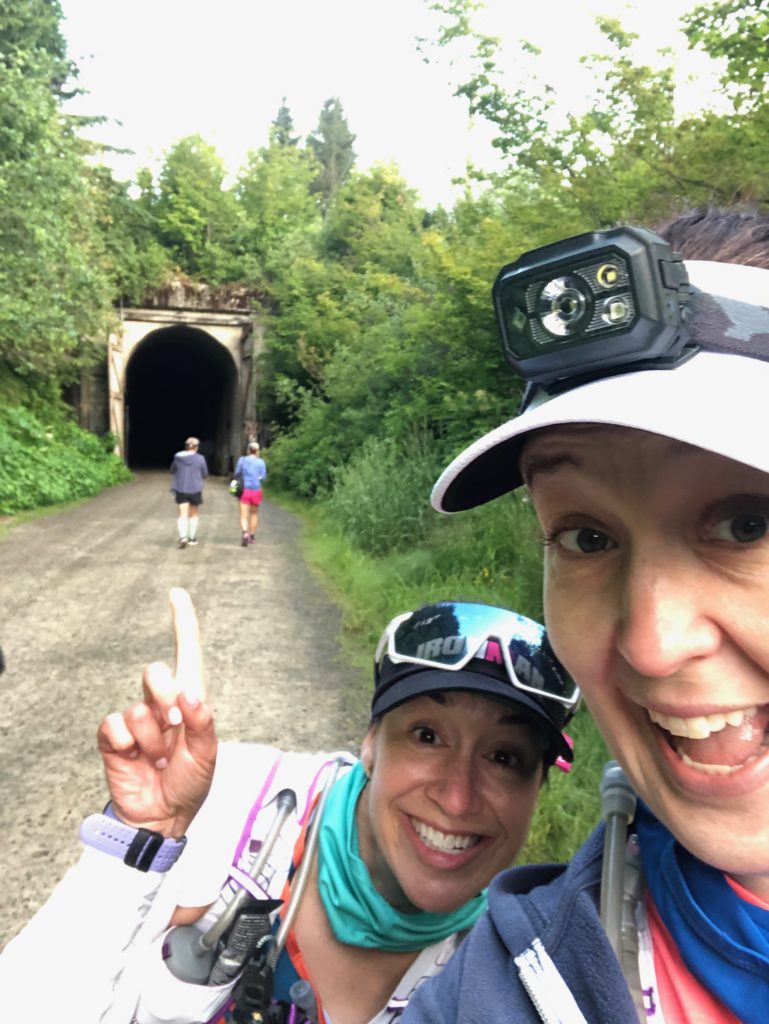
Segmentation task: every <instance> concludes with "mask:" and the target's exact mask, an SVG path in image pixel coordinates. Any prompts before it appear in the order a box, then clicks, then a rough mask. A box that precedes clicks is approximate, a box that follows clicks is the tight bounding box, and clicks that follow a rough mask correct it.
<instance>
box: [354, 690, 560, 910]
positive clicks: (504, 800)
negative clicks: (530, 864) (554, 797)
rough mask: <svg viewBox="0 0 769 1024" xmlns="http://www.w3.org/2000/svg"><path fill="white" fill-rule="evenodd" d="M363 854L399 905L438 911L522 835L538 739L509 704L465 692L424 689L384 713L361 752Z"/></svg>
mask: <svg viewBox="0 0 769 1024" xmlns="http://www.w3.org/2000/svg"><path fill="white" fill-rule="evenodd" d="M361 759H362V761H363V766H364V768H366V770H367V772H369V773H370V775H371V781H370V783H369V784H368V785H367V786H366V787H365V789H364V790H363V793H362V794H361V798H360V800H359V801H358V809H357V823H358V834H359V840H360V851H361V856H362V857H363V860H364V861H365V863H366V865H367V867H368V869H369V872H370V873H371V878H372V881H373V882H374V885H375V886H376V888H377V890H378V891H379V892H380V894H381V895H382V896H384V897H385V899H387V900H388V901H389V902H390V903H391V904H392V905H393V906H394V907H396V908H397V909H399V910H405V911H409V910H413V909H414V908H415V907H416V908H418V909H420V910H427V911H430V912H432V913H445V912H448V911H451V910H454V909H456V908H457V907H459V906H461V905H462V904H463V903H466V902H467V900H469V899H472V898H473V897H474V896H477V894H478V893H479V892H480V891H481V890H482V889H484V888H485V887H486V886H487V885H488V884H489V882H490V881H491V879H492V878H493V876H494V875H495V874H497V873H498V872H499V871H501V870H502V869H503V868H505V867H508V866H509V864H510V863H511V861H512V860H513V858H514V857H515V855H516V854H517V853H518V851H519V849H520V848H521V845H522V844H523V842H524V840H525V839H526V836H527V834H528V830H529V826H530V824H531V817H532V814H533V813H534V808H535V806H536V802H537V795H538V793H539V789H540V786H541V784H542V779H543V772H544V769H543V753H542V743H541V741H540V739H539V737H538V735H537V732H536V730H534V729H533V728H532V727H531V726H529V725H527V724H525V723H523V722H521V721H520V720H518V719H516V718H515V715H514V707H513V706H512V705H505V704H502V703H499V702H497V701H493V700H488V699H487V698H485V697H480V696H477V695H475V694H471V693H464V692H457V691H453V692H447V693H443V694H438V695H436V697H435V698H433V697H428V696H422V697H417V698H415V699H414V700H410V701H408V702H407V703H406V704H402V705H400V707H397V708H395V709H394V710H392V711H389V712H388V713H387V714H385V715H384V717H383V718H382V719H381V720H380V721H379V722H378V723H377V724H376V725H375V726H373V727H372V729H370V730H369V732H368V733H367V735H366V738H365V739H364V741H363V748H362V752H361Z"/></svg>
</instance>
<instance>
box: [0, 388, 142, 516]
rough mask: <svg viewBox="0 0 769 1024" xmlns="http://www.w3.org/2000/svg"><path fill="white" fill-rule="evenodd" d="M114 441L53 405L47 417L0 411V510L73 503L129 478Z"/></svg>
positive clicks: (15, 409) (16, 410)
mask: <svg viewBox="0 0 769 1024" xmlns="http://www.w3.org/2000/svg"><path fill="white" fill-rule="evenodd" d="M113 445H114V440H113V439H112V438H111V437H109V436H107V437H104V438H98V437H96V436H95V435H94V434H89V433H88V432H87V431H84V430H81V429H80V428H79V427H77V426H76V425H75V423H73V422H72V420H71V418H70V417H69V416H68V415H66V414H65V413H64V412H63V411H62V410H61V409H60V408H57V407H56V406H55V405H52V406H51V408H50V409H49V418H48V419H47V420H43V419H41V417H40V415H38V414H36V413H35V412H33V411H31V410H30V409H29V408H26V407H24V406H19V405H16V406H4V407H3V408H2V409H0V514H2V515H9V514H12V513H14V512H20V511H22V510H23V509H30V508H38V507H40V506H44V505H53V504H57V503H59V502H66V501H72V500H74V499H76V498H85V497H88V496H90V495H92V494H96V493H98V492H99V491H101V490H102V489H103V488H104V487H109V486H111V485H113V484H118V483H123V482H124V481H126V480H129V479H130V477H131V474H130V472H129V471H128V469H126V467H125V465H124V464H123V463H122V461H121V460H120V459H119V458H118V457H117V456H116V455H114V454H113V453H112V448H113Z"/></svg>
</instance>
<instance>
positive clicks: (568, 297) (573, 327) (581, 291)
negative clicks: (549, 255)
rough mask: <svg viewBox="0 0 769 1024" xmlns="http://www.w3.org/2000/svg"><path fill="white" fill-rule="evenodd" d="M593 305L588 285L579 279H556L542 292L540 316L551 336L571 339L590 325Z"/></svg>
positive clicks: (539, 301)
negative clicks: (588, 292) (570, 337)
mask: <svg viewBox="0 0 769 1024" xmlns="http://www.w3.org/2000/svg"><path fill="white" fill-rule="evenodd" d="M591 306H592V303H591V301H590V298H589V296H588V294H587V289H586V287H585V284H584V282H580V279H579V278H578V277H573V276H568V277H556V278H554V279H553V280H552V281H548V282H547V284H546V285H545V287H544V288H543V289H542V291H541V292H540V295H539V300H538V301H537V314H538V315H539V318H540V320H541V321H542V326H543V327H544V328H545V330H546V331H547V332H548V333H549V334H552V335H554V336H555V337H556V338H567V337H569V336H570V335H573V334H578V333H579V331H580V330H581V329H582V328H583V326H584V324H585V322H586V321H587V322H588V323H589V322H590V309H591Z"/></svg>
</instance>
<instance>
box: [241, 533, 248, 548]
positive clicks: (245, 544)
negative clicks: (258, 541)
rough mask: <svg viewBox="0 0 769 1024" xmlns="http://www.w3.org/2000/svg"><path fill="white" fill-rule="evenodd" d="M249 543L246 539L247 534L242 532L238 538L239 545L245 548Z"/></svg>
mask: <svg viewBox="0 0 769 1024" xmlns="http://www.w3.org/2000/svg"><path fill="white" fill-rule="evenodd" d="M249 543H250V542H249V539H248V534H247V533H244V534H243V536H242V537H241V538H240V545H241V547H244V548H247V547H248V545H249Z"/></svg>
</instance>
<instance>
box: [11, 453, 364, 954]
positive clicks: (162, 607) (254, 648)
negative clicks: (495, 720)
mask: <svg viewBox="0 0 769 1024" xmlns="http://www.w3.org/2000/svg"><path fill="white" fill-rule="evenodd" d="M168 482H169V478H168V474H167V473H160V472H146V473H141V474H138V475H137V476H136V478H135V479H134V480H133V481H131V482H130V483H128V484H126V485H124V486H122V487H119V488H113V489H111V490H108V491H105V492H103V493H102V494H100V495H98V496H97V497H96V498H93V499H91V500H90V501H87V502H85V503H83V504H81V505H79V506H77V507H76V508H71V509H69V510H67V511H64V512H59V513H56V514H54V515H50V516H47V517H44V518H41V519H38V520H35V521H33V522H29V523H26V524H23V525H21V526H19V527H17V528H15V529H13V530H11V531H10V532H9V533H7V534H6V535H5V536H4V537H3V538H2V539H0V609H2V618H1V619H0V646H2V648H3V650H4V652H5V655H6V661H7V669H6V672H5V674H4V675H3V676H2V677H0V693H2V702H1V703H0V765H2V769H1V771H2V801H1V802H0V864H2V867H3V876H4V885H3V887H2V894H0V947H1V946H2V945H3V944H4V943H5V942H6V941H7V940H8V939H9V938H10V937H11V936H12V935H13V934H15V932H16V931H18V929H19V928H20V927H21V925H22V924H23V923H24V922H25V921H26V920H28V918H29V917H30V916H31V914H32V913H34V911H35V910H36V909H37V907H38V906H39V905H40V904H41V903H43V902H44V901H45V899H46V897H47V896H48V893H49V892H50V890H51V888H52V887H53V885H54V884H55V883H56V882H57V881H58V879H59V878H60V877H61V876H62V874H63V873H64V871H65V870H66V869H67V867H69V865H70V864H72V863H74V861H75V859H76V857H77V855H78V850H79V843H78V840H77V829H78V826H79V823H80V821H81V820H82V818H83V817H85V816H86V815H87V814H90V813H92V812H93V811H97V810H101V808H102V807H103V805H104V803H105V800H106V795H105V792H106V791H105V786H104V781H103V777H102V772H101V762H100V759H99V757H98V754H97V752H96V744H95V732H96V727H97V725H98V723H99V721H100V719H101V717H102V716H103V715H104V714H106V713H107V712H108V711H112V710H119V709H121V708H123V707H124V706H126V705H127V704H130V703H131V702H133V701H135V700H137V699H138V697H139V696H140V694H141V673H142V669H143V667H144V665H146V664H147V663H148V662H149V661H153V660H157V659H164V660H171V659H172V658H173V636H172V633H171V626H170V621H171V620H170V612H169V609H168V591H169V589H170V588H171V587H173V586H182V587H186V588H187V589H188V590H189V591H190V593H191V595H192V598H193V601H194V602H195V606H196V608H197V612H198V616H199V619H200V624H201V632H202V636H203V647H204V652H205V658H206V669H207V679H208V686H209V691H210V694H211V699H212V703H213V705H214V708H215V711H216V718H217V730H218V733H219V735H220V737H221V738H222V739H235V738H238V739H244V740H256V741H260V742H265V743H274V744H276V745H280V746H283V747H286V748H291V749H297V750H319V749H336V748H340V747H344V748H355V746H356V744H357V743H358V742H359V740H360V737H361V736H362V734H363V731H364V729H365V725H366V698H365V694H366V690H367V686H368V680H367V679H361V678H360V672H359V671H356V670H355V669H353V668H351V667H350V666H349V664H347V663H346V662H345V661H344V659H343V658H342V656H341V653H340V650H339V646H338V643H337V636H338V634H339V629H340V621H341V616H340V612H339V610H338V608H337V607H336V606H335V605H334V604H333V603H332V602H331V601H330V600H329V598H328V597H327V595H326V594H325V593H324V591H323V590H322V588H321V586H320V584H319V583H318V581H317V580H316V579H315V578H314V577H313V576H312V574H311V573H310V572H309V570H308V569H307V567H306V565H305V563H304V562H303V560H302V557H301V552H300V549H299V546H298V543H297V539H298V531H299V525H298V522H297V520H296V519H295V517H293V516H291V515H290V514H289V513H287V512H285V511H283V510H281V509H280V508H278V507H277V506H276V505H274V504H272V503H270V502H269V500H268V501H266V502H265V504H264V505H263V506H262V512H261V514H260V523H259V530H258V532H257V539H256V543H255V544H253V545H251V546H250V547H249V548H242V547H241V546H240V533H239V526H238V521H237V502H236V501H235V500H234V499H233V498H232V497H231V496H230V495H229V493H228V491H227V488H226V481H224V480H222V479H218V478H213V479H212V478H209V480H208V481H207V487H206V490H205V492H204V498H205V501H204V504H203V506H202V509H201V516H200V543H199V544H198V545H197V546H196V547H194V548H187V549H186V550H179V549H178V548H177V547H176V544H175V535H176V525H175V505H174V504H173V500H172V497H171V495H170V494H169V492H168Z"/></svg>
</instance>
